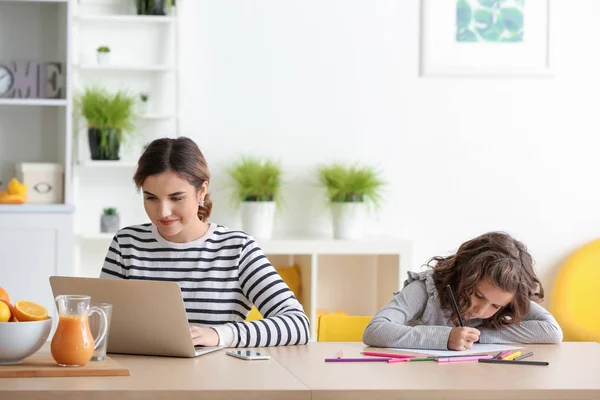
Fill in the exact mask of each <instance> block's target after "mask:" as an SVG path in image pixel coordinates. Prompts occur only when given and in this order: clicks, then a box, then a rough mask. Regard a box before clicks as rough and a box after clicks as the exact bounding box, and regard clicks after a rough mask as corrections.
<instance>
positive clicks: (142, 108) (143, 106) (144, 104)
mask: <svg viewBox="0 0 600 400" xmlns="http://www.w3.org/2000/svg"><path fill="white" fill-rule="evenodd" d="M138 112H139V113H140V114H141V115H146V114H148V101H141V100H140V102H139V103H138Z"/></svg>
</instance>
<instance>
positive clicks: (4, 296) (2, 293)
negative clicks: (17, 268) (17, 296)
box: [0, 286, 10, 303]
mask: <svg viewBox="0 0 600 400" xmlns="http://www.w3.org/2000/svg"><path fill="white" fill-rule="evenodd" d="M0 300H6V301H8V302H9V303H10V297H8V293H7V292H6V290H4V289H3V288H2V286H0Z"/></svg>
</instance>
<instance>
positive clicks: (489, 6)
mask: <svg viewBox="0 0 600 400" xmlns="http://www.w3.org/2000/svg"><path fill="white" fill-rule="evenodd" d="M501 8H502V9H501ZM503 8H506V9H503ZM508 8H510V10H507V9H508ZM488 17H489V23H488V20H487V18H488ZM551 22H552V18H551V0H421V32H420V34H421V43H420V44H421V46H420V74H421V76H448V77H452V76H475V77H476V76H507V77H516V76H525V77H552V76H553V75H554V67H555V66H554V61H553V58H554V57H553V51H552V50H551V47H550V40H551V39H552V36H553V35H552V34H551V32H552V30H551V27H552V25H551ZM499 26H500V27H499Z"/></svg>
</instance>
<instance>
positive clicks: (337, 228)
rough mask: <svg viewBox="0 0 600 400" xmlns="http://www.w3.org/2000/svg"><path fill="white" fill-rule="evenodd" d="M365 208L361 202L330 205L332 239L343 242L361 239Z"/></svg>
mask: <svg viewBox="0 0 600 400" xmlns="http://www.w3.org/2000/svg"><path fill="white" fill-rule="evenodd" d="M365 207H366V206H365V203H362V202H347V203H342V202H340V203H333V204H331V211H332V216H333V237H334V238H335V239H344V240H353V239H361V238H362V237H363V230H364V223H365V220H364V218H365Z"/></svg>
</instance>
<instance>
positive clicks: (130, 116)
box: [77, 87, 136, 160]
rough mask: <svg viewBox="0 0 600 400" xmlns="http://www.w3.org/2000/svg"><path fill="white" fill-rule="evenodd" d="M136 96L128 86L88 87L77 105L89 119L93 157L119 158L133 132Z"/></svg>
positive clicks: (97, 158) (89, 140)
mask: <svg viewBox="0 0 600 400" xmlns="http://www.w3.org/2000/svg"><path fill="white" fill-rule="evenodd" d="M135 103H136V99H135V97H134V96H132V95H130V94H128V93H127V92H126V91H125V90H119V91H117V92H115V93H110V92H108V90H106V89H104V88H101V87H88V88H86V89H85V91H84V92H83V93H82V94H81V95H80V96H79V97H78V99H77V107H78V108H79V110H80V112H81V115H82V116H83V117H84V118H85V119H86V120H87V124H88V142H89V146H90V152H91V154H92V160H119V159H120V156H119V151H120V148H121V144H122V143H123V141H124V140H125V139H127V138H130V137H131V136H132V135H133V132H134V123H133V120H134V106H135Z"/></svg>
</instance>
